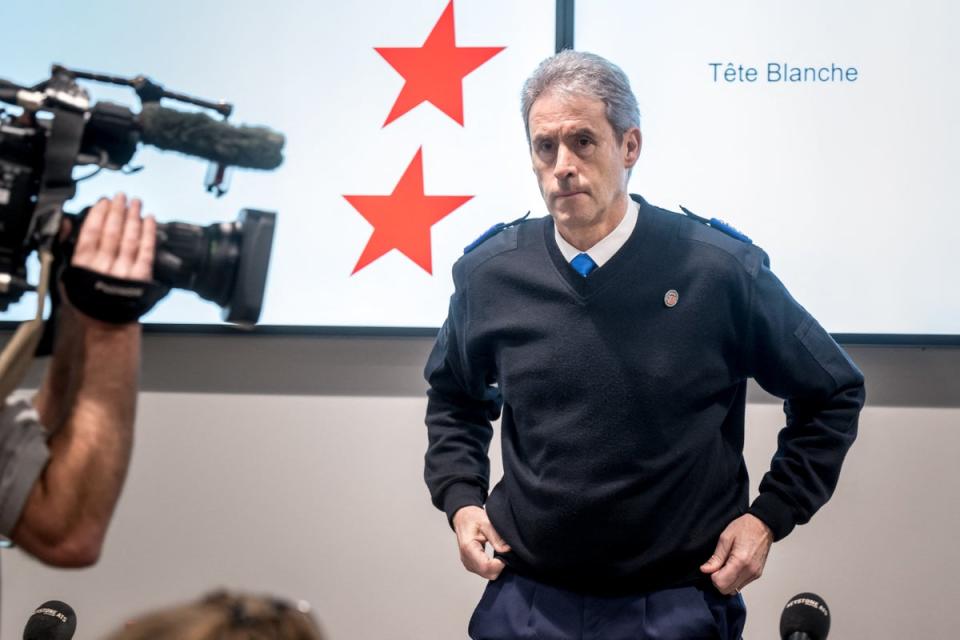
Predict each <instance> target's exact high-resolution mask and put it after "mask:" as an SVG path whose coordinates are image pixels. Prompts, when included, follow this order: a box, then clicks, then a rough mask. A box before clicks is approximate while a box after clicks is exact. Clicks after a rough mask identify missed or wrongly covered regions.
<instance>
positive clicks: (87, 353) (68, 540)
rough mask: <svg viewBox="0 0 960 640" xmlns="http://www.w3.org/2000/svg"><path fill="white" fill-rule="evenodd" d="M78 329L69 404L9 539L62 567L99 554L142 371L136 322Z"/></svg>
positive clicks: (129, 441) (127, 448)
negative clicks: (77, 355) (79, 354)
mask: <svg viewBox="0 0 960 640" xmlns="http://www.w3.org/2000/svg"><path fill="white" fill-rule="evenodd" d="M81 326H82V328H81V329H80V338H79V339H80V341H81V349H80V351H81V354H82V355H81V358H80V361H79V362H76V363H74V372H73V378H74V389H73V390H74V393H75V396H74V399H73V402H72V403H71V404H72V406H70V407H69V410H68V411H67V413H66V416H65V418H64V420H63V426H62V427H61V429H60V430H59V431H58V432H57V433H55V434H54V435H53V437H52V438H51V439H50V442H49V446H50V462H49V463H48V465H47V467H46V468H45V469H44V472H43V474H42V475H41V477H40V480H39V481H38V482H37V484H36V485H35V486H34V488H33V491H32V492H31V494H30V496H29V497H28V499H27V504H26V506H25V508H24V511H23V514H22V516H21V518H20V521H19V522H18V524H17V526H16V528H15V529H14V531H13V536H12V537H13V539H14V541H15V542H17V544H19V545H20V546H21V547H23V548H24V549H25V550H26V551H28V552H30V553H31V554H33V555H35V556H37V557H38V558H40V559H41V560H44V561H46V562H49V563H50V564H55V565H61V566H83V565H88V564H92V563H93V562H95V561H96V560H97V558H98V557H99V553H100V548H101V545H102V543H103V539H104V537H105V536H106V531H107V526H108V525H109V522H110V518H111V516H112V514H113V510H114V508H115V507H116V503H117V500H118V499H119V496H120V491H121V488H122V487H123V481H124V478H125V476H126V472H127V466H128V464H129V461H130V452H131V448H132V445H133V422H134V417H135V414H136V400H137V385H138V378H139V369H140V341H141V329H140V326H139V325H135V324H134V325H124V326H110V325H106V324H103V323H100V322H96V321H91V320H89V319H85V321H83V322H82V325H81Z"/></svg>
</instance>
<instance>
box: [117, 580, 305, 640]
mask: <svg viewBox="0 0 960 640" xmlns="http://www.w3.org/2000/svg"><path fill="white" fill-rule="evenodd" d="M147 639H150V640H174V639H176V640H323V634H322V633H321V632H320V628H319V626H318V625H317V623H316V621H315V620H314V619H313V616H312V615H310V607H309V605H307V603H305V602H300V603H295V602H289V601H286V600H278V599H275V598H270V597H263V596H251V595H245V594H231V593H228V592H226V591H218V592H214V593H211V594H210V595H208V596H206V597H205V598H203V599H201V600H200V601H198V602H193V603H190V604H186V605H180V606H176V607H172V608H168V609H163V610H161V611H157V612H155V613H148V614H145V615H143V616H140V617H138V618H136V619H135V620H133V621H132V622H130V623H128V624H127V625H126V626H125V627H124V628H123V629H122V630H120V631H117V632H115V633H114V634H112V635H110V636H109V638H108V640H147Z"/></svg>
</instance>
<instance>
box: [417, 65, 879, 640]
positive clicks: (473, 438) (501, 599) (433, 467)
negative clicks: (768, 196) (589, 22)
mask: <svg viewBox="0 0 960 640" xmlns="http://www.w3.org/2000/svg"><path fill="white" fill-rule="evenodd" d="M523 116H524V121H525V124H526V127H527V134H528V138H529V145H530V153H531V158H532V162H533V169H534V172H535V174H536V175H537V180H538V182H539V184H540V190H541V193H542V194H543V198H544V202H545V203H546V206H547V209H548V210H549V212H550V216H549V217H545V218H540V219H537V220H531V221H528V222H524V223H521V224H516V225H513V226H510V227H508V228H507V229H505V230H503V231H501V232H499V233H497V234H492V235H491V237H489V238H485V239H483V240H482V241H481V242H480V243H479V244H478V245H477V246H476V248H474V249H473V250H472V251H470V252H469V253H468V254H467V255H465V256H464V257H463V258H461V259H460V260H459V261H458V262H457V263H456V264H455V265H454V269H453V276H454V283H455V286H456V289H455V292H454V295H453V297H452V299H451V303H450V312H449V316H448V318H447V321H446V323H445V324H444V327H443V329H442V330H441V332H440V335H439V336H438V338H437V342H436V345H435V346H434V349H433V352H432V353H431V356H430V359H429V362H428V363H427V367H426V371H425V375H426V378H427V380H428V382H429V384H430V389H429V391H428V398H429V402H428V408H427V418H426V422H427V426H428V433H429V448H428V450H427V455H426V471H425V477H426V481H427V485H428V486H429V488H430V491H431V495H432V497H433V501H434V504H435V505H436V506H437V507H439V508H440V509H443V510H444V511H445V512H446V513H447V516H448V518H449V519H450V522H451V524H452V526H453V527H454V529H455V531H456V534H457V538H458V541H459V545H460V555H461V559H462V561H463V563H464V565H465V566H466V568H467V569H468V570H470V571H473V572H474V573H477V574H479V575H481V576H484V577H486V578H488V579H490V580H491V582H490V584H489V585H488V587H487V590H486V592H485V593H484V596H483V599H482V600H481V602H480V604H479V606H478V607H477V610H476V612H475V613H474V616H473V618H472V620H471V624H470V633H471V637H473V638H476V639H480V638H484V639H493V638H520V637H529V638H597V639H601V638H602V639H604V640H611V639H613V638H684V639H690V638H738V637H740V633H741V631H742V628H743V623H744V615H745V611H744V606H743V600H742V598H741V597H740V596H739V591H740V590H741V589H742V588H743V587H744V586H746V585H747V584H748V583H750V582H751V581H753V580H755V579H756V578H758V577H759V576H760V573H761V571H762V569H763V566H764V563H765V561H766V557H767V553H768V552H769V549H770V546H771V544H772V542H773V541H774V540H777V539H780V538H782V537H783V536H785V535H787V534H788V533H789V532H790V530H791V529H792V528H793V527H794V526H795V525H797V524H802V523H804V522H806V521H807V520H809V518H810V517H811V516H812V514H813V513H814V512H815V511H816V510H817V508H819V507H820V506H821V505H822V504H823V503H824V502H825V501H826V500H827V499H828V498H829V496H830V494H831V493H832V491H833V488H834V487H835V486H836V482H837V478H838V474H839V470H840V465H841V463H842V461H843V457H844V455H845V453H846V451H847V449H848V448H849V446H850V445H851V443H852V442H853V439H854V437H855V435H856V425H857V418H858V414H859V411H860V408H861V406H862V404H863V398H864V390H863V377H862V375H861V373H860V371H859V370H858V369H857V368H856V366H855V365H853V363H852V362H850V360H849V359H848V358H847V356H846V354H845V353H844V352H843V351H842V350H841V349H840V348H839V347H838V346H837V345H836V343H835V342H834V341H833V340H832V339H831V338H830V336H829V335H828V334H827V333H826V332H825V331H824V330H823V329H822V328H821V327H820V325H819V324H818V323H817V322H816V321H815V320H814V319H813V318H812V317H811V316H810V315H809V314H808V313H807V312H806V311H805V310H804V309H803V308H802V307H801V306H800V305H799V304H797V303H796V302H795V301H794V300H793V298H791V297H790V295H789V294H788V293H787V291H786V290H785V289H784V287H783V285H782V284H781V283H780V282H779V281H778V280H777V279H776V277H774V276H773V274H772V273H771V272H770V270H769V268H768V260H767V257H766V254H764V253H763V251H762V250H760V249H759V248H757V247H755V246H754V245H752V244H750V243H749V241H747V240H746V239H745V238H744V237H743V236H740V235H739V234H736V232H732V231H730V232H725V231H720V230H716V229H713V228H711V227H709V226H708V225H707V224H705V221H704V220H702V219H700V218H697V217H694V216H683V215H678V214H674V213H670V212H667V211H664V210H662V209H659V208H657V207H654V206H652V205H650V204H648V203H647V202H646V201H644V200H643V199H642V198H640V197H639V196H633V197H630V196H629V195H628V193H627V181H628V178H629V176H630V172H631V170H632V168H633V166H634V164H635V163H636V161H637V158H638V157H639V154H640V147H641V135H640V129H639V112H638V109H637V104H636V99H635V98H634V96H633V94H632V92H631V90H630V86H629V83H628V81H627V78H626V76H625V75H624V74H623V72H622V71H621V70H620V69H619V68H618V67H616V66H615V65H613V64H611V63H610V62H608V61H606V60H604V59H603V58H600V57H598V56H594V55H591V54H585V53H577V52H571V51H565V52H563V53H560V54H557V55H556V56H553V57H551V58H549V59H547V60H546V61H544V62H543V63H542V64H541V65H540V67H539V68H538V69H537V70H536V71H535V72H534V74H533V76H531V78H530V79H529V80H528V81H527V83H526V85H525V86H524V91H523ZM751 377H753V378H755V379H756V380H757V381H758V382H759V383H760V384H761V385H762V386H764V387H765V388H766V389H767V390H769V391H770V392H772V393H774V394H776V395H778V396H780V397H783V398H785V399H787V402H786V404H785V410H786V413H787V426H786V427H785V428H784V430H783V431H782V432H781V436H780V446H779V449H778V451H777V453H776V455H775V457H774V459H773V462H772V464H771V468H770V471H769V473H768V474H766V475H765V477H764V478H763V481H762V482H761V485H760V495H759V496H758V497H757V499H756V500H754V501H753V503H752V504H751V503H749V501H748V483H747V471H746V467H745V465H744V461H743V456H742V448H743V422H744V404H745V396H746V383H747V379H748V378H751ZM501 412H502V425H501V428H502V443H503V462H504V476H503V479H502V480H501V482H500V483H498V484H497V485H496V487H494V489H493V491H492V492H490V494H489V496H488V495H487V487H488V474H489V462H488V459H487V447H488V444H489V441H490V438H491V436H492V429H491V426H490V420H492V419H495V418H496V417H497V415H499V414H500V413H501ZM484 505H485V508H484ZM486 543H490V544H491V545H492V546H493V548H494V550H495V557H494V558H488V557H487V556H486V555H485V554H484V546H485V544H486Z"/></svg>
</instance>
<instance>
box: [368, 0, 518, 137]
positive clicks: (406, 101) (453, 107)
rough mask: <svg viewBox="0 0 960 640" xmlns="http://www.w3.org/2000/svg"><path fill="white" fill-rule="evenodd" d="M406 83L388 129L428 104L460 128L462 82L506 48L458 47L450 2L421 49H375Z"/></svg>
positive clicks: (461, 119) (394, 106)
mask: <svg viewBox="0 0 960 640" xmlns="http://www.w3.org/2000/svg"><path fill="white" fill-rule="evenodd" d="M374 48H375V50H376V52H377V53H379V54H380V55H381V56H383V59H384V60H386V61H387V62H388V63H390V66H391V67H393V68H394V69H396V71H397V73H399V74H400V75H402V76H403V78H404V80H405V81H406V82H405V83H404V85H403V89H401V90H400V95H399V96H397V101H396V102H394V103H393V108H392V109H391V110H390V115H388V116H387V120H386V122H384V123H383V126H387V125H388V124H390V123H391V122H393V121H394V120H396V119H397V118H399V117H400V116H402V115H403V114H405V113H406V112H407V111H410V110H411V109H413V108H414V107H416V106H417V105H419V104H420V103H421V102H430V103H431V104H433V105H434V106H435V107H437V108H438V109H440V110H441V111H443V112H444V113H445V114H447V115H448V116H450V117H451V118H453V119H454V120H456V121H457V122H459V123H460V126H461V127H462V126H463V78H464V76H466V75H467V74H469V73H470V72H472V71H473V70H474V69H476V68H477V67H479V66H480V65H482V64H483V63H484V62H486V61H487V60H489V59H490V58H492V57H493V56H495V55H497V54H498V53H500V52H501V51H503V50H504V48H505V47H458V46H457V44H456V34H455V33H454V27H453V0H450V3H449V4H448V5H447V8H446V9H444V10H443V15H441V16H440V19H439V20H437V24H435V25H433V31H431V32H430V35H429V36H427V40H426V42H424V43H423V46H422V47H374Z"/></svg>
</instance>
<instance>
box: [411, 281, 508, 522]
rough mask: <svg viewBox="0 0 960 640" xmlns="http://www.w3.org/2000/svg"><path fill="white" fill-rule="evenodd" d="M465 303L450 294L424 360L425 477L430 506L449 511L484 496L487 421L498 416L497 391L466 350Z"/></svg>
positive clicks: (479, 360) (483, 368) (481, 501)
mask: <svg viewBox="0 0 960 640" xmlns="http://www.w3.org/2000/svg"><path fill="white" fill-rule="evenodd" d="M465 319H466V301H465V299H464V295H463V292H462V290H461V289H460V288H459V287H458V290H457V291H456V292H454V294H453V297H452V298H451V300H450V311H449V314H448V316H447V320H446V322H444V324H443V327H442V328H441V329H440V333H439V335H438V336H437V340H436V343H435V344H434V346H433V351H432V352H431V353H430V357H429V359H428V360H427V365H426V368H425V369H424V377H425V378H426V380H427V383H428V384H429V388H428V390H427V415H426V424H427V438H428V446H427V453H426V456H425V463H426V464H425V468H424V479H425V480H426V483H427V487H428V488H429V490H430V496H431V498H432V500H433V504H434V506H436V507H437V508H438V509H441V510H442V511H444V512H445V513H446V514H447V519H448V521H450V522H451V523H452V520H453V514H454V513H456V511H457V510H458V509H460V508H461V507H465V506H470V505H475V506H483V504H484V502H485V501H486V499H487V490H488V487H489V477H490V459H489V457H488V456H487V451H488V449H489V446H490V439H491V437H492V436H493V427H492V426H491V421H492V420H496V419H497V418H498V417H499V415H500V406H501V402H500V395H499V393H498V391H497V388H496V386H495V385H494V384H493V374H492V368H490V367H487V366H485V364H484V363H485V362H486V360H487V359H486V358H483V357H480V356H476V355H475V356H472V357H470V356H468V355H467V349H466V348H465V341H466V338H465V335H464V332H465V324H466V322H465Z"/></svg>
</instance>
